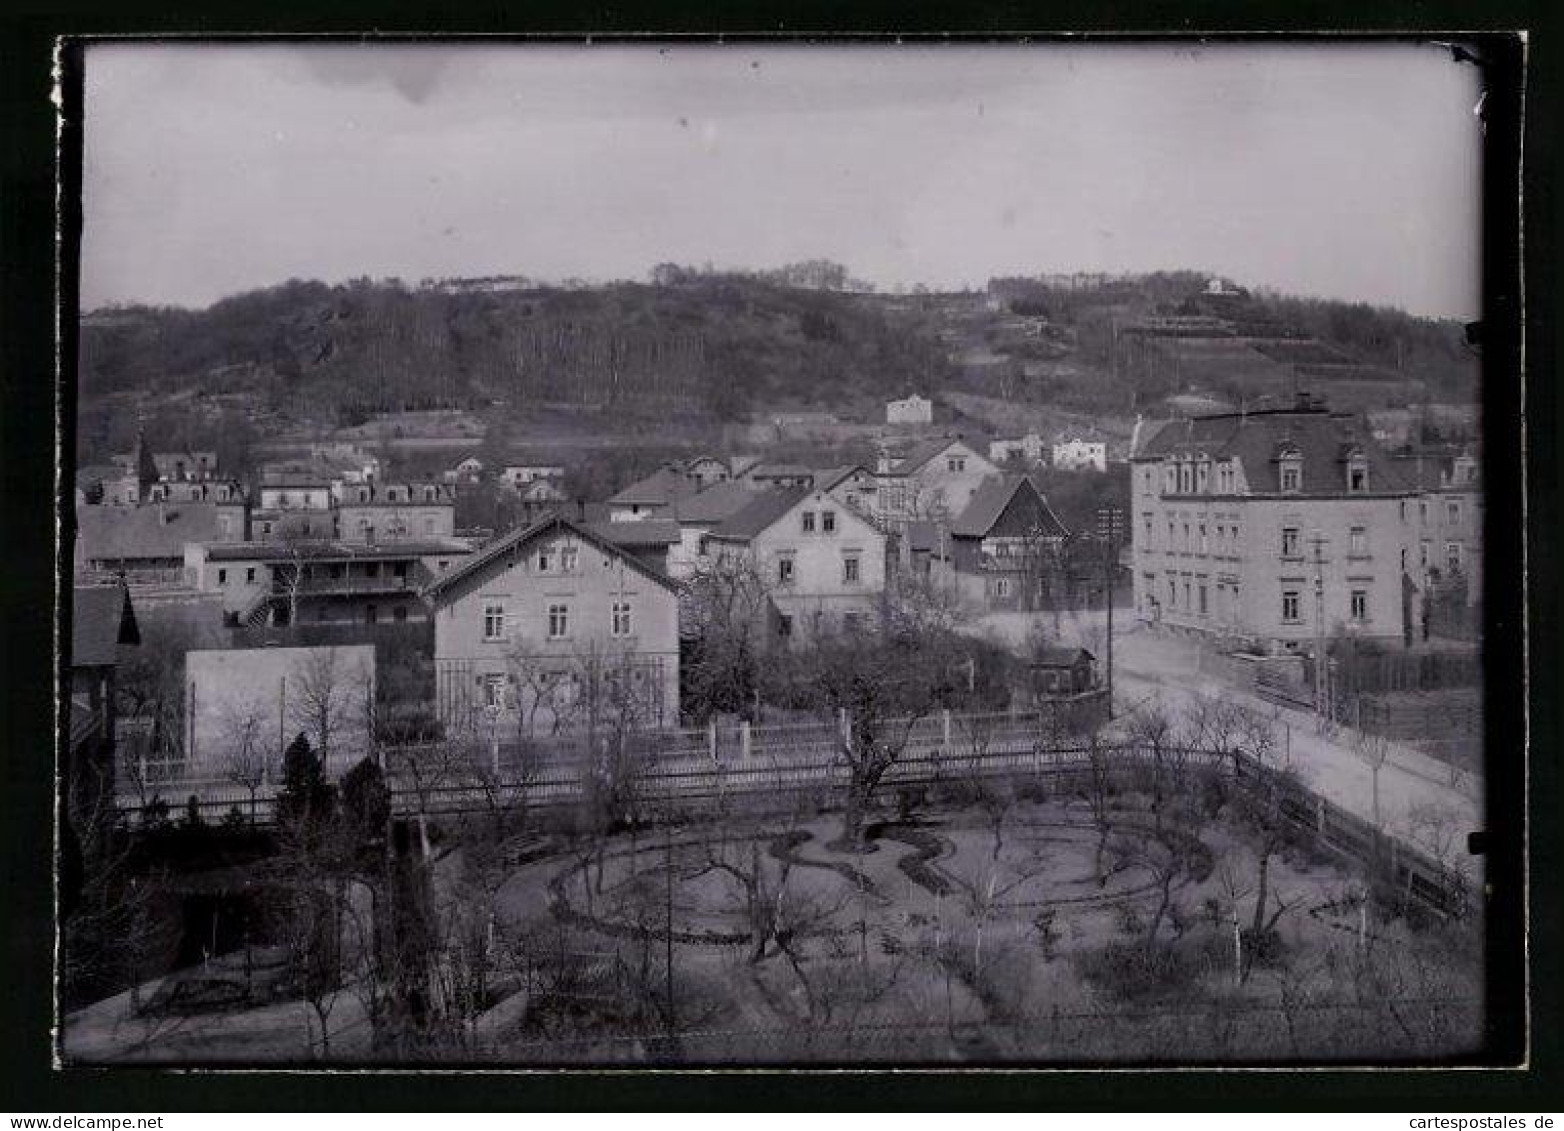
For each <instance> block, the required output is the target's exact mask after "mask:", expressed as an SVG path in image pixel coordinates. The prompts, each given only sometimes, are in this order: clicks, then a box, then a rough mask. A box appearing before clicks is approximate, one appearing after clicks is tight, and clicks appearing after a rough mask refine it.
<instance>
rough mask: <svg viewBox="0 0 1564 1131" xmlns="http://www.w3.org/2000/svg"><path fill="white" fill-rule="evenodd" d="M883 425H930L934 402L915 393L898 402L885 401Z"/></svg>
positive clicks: (932, 418) (932, 417)
mask: <svg viewBox="0 0 1564 1131" xmlns="http://www.w3.org/2000/svg"><path fill="white" fill-rule="evenodd" d="M885 423H887V424H932V423H934V402H933V401H931V400H929V399H928V398H927V397H920V396H919V395H918V394H917V393H912V394H910V395H909V396H906V397H904V398H902V399H901V400H899V401H886V402H885Z"/></svg>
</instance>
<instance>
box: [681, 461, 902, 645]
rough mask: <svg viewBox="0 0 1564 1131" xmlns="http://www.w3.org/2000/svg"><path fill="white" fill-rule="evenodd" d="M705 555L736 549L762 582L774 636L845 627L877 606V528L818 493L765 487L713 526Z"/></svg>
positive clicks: (880, 577)
mask: <svg viewBox="0 0 1564 1131" xmlns="http://www.w3.org/2000/svg"><path fill="white" fill-rule="evenodd" d="M704 543H705V552H706V554H708V555H713V556H718V557H720V556H721V555H724V554H739V555H743V556H744V557H745V558H746V559H747V560H748V561H749V563H750V564H751V565H752V566H753V567H754V569H755V572H756V573H757V574H758V575H759V577H760V578H761V580H762V582H763V583H764V584H765V586H766V589H767V592H768V594H769V596H770V599H771V603H772V605H773V606H774V608H775V610H776V617H775V620H774V622H773V625H772V629H773V632H774V634H775V636H776V637H778V638H780V639H787V638H789V637H795V636H797V637H809V636H811V635H815V634H818V633H821V632H827V631H834V630H837V629H845V630H848V631H851V630H852V629H853V628H854V627H855V626H856V625H859V624H864V623H867V622H868V621H869V619H870V618H872V617H873V616H875V615H876V614H877V612H878V610H879V606H880V599H881V596H882V594H883V593H884V590H885V576H886V574H885V543H886V538H885V535H884V533H882V532H881V530H880V529H879V528H878V527H877V526H876V525H875V524H874V523H873V522H871V521H870V520H869V519H868V518H866V517H864V516H862V515H860V514H858V513H857V512H856V511H854V510H853V509H852V508H851V507H848V506H845V505H844V504H842V502H841V501H840V500H838V499H836V498H834V497H833V496H831V495H829V494H827V493H826V492H824V491H820V490H817V489H815V488H812V487H792V488H788V489H785V490H779V491H768V492H766V493H765V494H762V495H760V496H758V497H757V498H756V499H755V500H754V501H753V502H751V503H750V504H749V505H748V506H746V507H745V508H744V509H743V510H740V511H738V512H736V513H735V514H733V515H731V516H730V517H729V518H727V519H726V520H724V521H723V522H722V523H720V524H718V525H717V526H716V527H715V528H713V529H712V531H711V532H710V533H709V534H707V535H706V537H705V539H704Z"/></svg>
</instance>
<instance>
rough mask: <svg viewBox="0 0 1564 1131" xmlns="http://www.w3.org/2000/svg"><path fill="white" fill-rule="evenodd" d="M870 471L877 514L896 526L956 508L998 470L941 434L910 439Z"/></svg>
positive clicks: (962, 443) (951, 512)
mask: <svg viewBox="0 0 1564 1131" xmlns="http://www.w3.org/2000/svg"><path fill="white" fill-rule="evenodd" d="M876 474H877V475H878V476H879V479H880V489H879V515H880V518H881V520H882V521H883V522H884V523H885V524H886V525H887V526H888V527H889V528H890V529H892V530H897V531H899V530H900V529H901V528H902V527H903V526H905V525H906V524H907V523H908V522H914V521H920V520H931V521H938V520H940V519H949V518H950V517H951V516H953V515H955V514H958V513H960V511H961V509H962V508H963V507H965V506H966V505H967V503H968V502H969V501H970V500H971V498H972V496H973V495H974V494H975V493H976V491H977V489H978V487H980V486H981V485H982V484H983V482H984V481H985V480H987V479H989V478H991V477H993V476H995V475H998V474H999V469H998V468H997V467H995V466H994V464H993V461H992V460H990V459H989V458H988V457H987V456H985V455H983V454H981V453H979V452H978V451H977V450H976V449H975V448H974V447H973V446H972V445H971V444H969V443H967V442H966V441H965V440H963V439H962V438H961V437H959V436H942V437H938V438H936V439H933V440H924V441H922V442H920V443H917V444H914V445H913V446H912V447H911V448H910V449H908V450H907V451H906V452H904V453H903V454H902V455H901V456H900V457H899V458H896V457H892V456H889V455H885V456H882V457H881V459H880V463H879V466H878V467H877V468H876Z"/></svg>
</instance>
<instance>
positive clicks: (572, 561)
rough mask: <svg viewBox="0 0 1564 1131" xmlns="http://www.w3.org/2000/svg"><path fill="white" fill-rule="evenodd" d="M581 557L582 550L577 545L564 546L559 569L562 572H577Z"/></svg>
mask: <svg viewBox="0 0 1564 1131" xmlns="http://www.w3.org/2000/svg"><path fill="white" fill-rule="evenodd" d="M580 557H581V553H580V551H579V550H578V549H577V548H576V547H575V546H563V547H561V548H560V551H559V570H560V572H561V573H575V572H576V566H577V564H579V560H580Z"/></svg>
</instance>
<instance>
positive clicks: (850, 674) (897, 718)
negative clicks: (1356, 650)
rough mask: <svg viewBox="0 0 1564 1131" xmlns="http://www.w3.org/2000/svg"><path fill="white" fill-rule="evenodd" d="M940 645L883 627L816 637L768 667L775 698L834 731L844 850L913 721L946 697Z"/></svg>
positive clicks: (858, 834)
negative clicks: (842, 788) (840, 766)
mask: <svg viewBox="0 0 1564 1131" xmlns="http://www.w3.org/2000/svg"><path fill="white" fill-rule="evenodd" d="M942 643H943V642H942V641H940V640H939V639H938V638H934V639H930V638H924V637H919V636H916V635H913V634H911V633H906V632H897V631H888V630H887V629H885V628H884V627H882V628H880V629H879V630H878V631H874V632H864V633H857V634H846V633H843V634H833V635H827V636H822V637H820V638H818V639H816V640H815V641H814V642H813V644H812V646H811V647H809V648H807V649H799V650H798V651H796V652H792V653H789V654H788V656H787V657H786V660H785V661H784V662H779V663H778V664H776V665H775V670H774V672H773V673H772V674H773V676H774V678H776V679H778V680H779V681H780V683H781V691H780V695H781V697H782V698H784V699H787V700H791V701H793V702H796V703H798V704H800V705H803V706H806V707H808V708H809V709H811V710H813V711H815V712H816V713H817V714H819V715H820V716H822V717H823V718H825V719H827V720H829V721H830V722H831V723H833V724H834V725H835V726H836V732H835V737H836V746H837V753H838V754H839V755H840V757H841V759H842V761H843V763H844V764H845V766H846V768H847V773H848V783H847V798H846V805H845V808H844V811H843V816H842V843H843V845H844V846H846V845H859V846H861V844H862V841H863V834H864V827H863V823H864V817H865V814H866V813H867V812H868V810H869V807H870V806H871V805H872V803H873V801H874V795H875V791H876V790H877V789H878V788H879V784H880V780H881V779H882V778H883V777H884V776H885V774H886V772H887V771H888V770H889V769H890V768H891V767H892V766H894V765H895V764H896V762H897V760H898V759H900V758H901V756H902V753H903V751H905V750H906V748H907V744H908V743H909V742H910V741H911V739H912V734H913V728H914V727H915V726H916V725H917V723H918V722H919V721H920V720H921V719H923V718H925V717H926V716H927V715H928V714H929V713H930V712H931V711H934V710H937V709H938V708H939V706H940V704H941V702H942V700H943V699H944V698H945V697H946V696H947V695H948V694H949V691H950V688H951V678H950V673H949V671H948V670H947V663H948V660H949V650H948V649H945V648H943V647H941V644H942Z"/></svg>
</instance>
